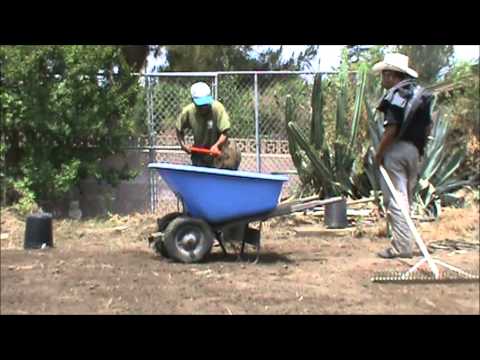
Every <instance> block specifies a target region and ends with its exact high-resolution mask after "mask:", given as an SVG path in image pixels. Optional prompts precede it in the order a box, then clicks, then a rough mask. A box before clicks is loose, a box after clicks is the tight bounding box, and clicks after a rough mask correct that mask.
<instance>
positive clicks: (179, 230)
mask: <svg viewBox="0 0 480 360" xmlns="http://www.w3.org/2000/svg"><path fill="white" fill-rule="evenodd" d="M164 235H165V236H164V246H165V250H166V251H167V253H168V255H169V256H170V258H171V259H173V260H177V261H180V262H183V263H193V262H199V261H201V260H202V259H203V258H204V257H205V255H207V254H208V253H209V252H210V251H211V250H212V245H213V240H214V234H213V232H212V230H211V228H210V226H209V225H208V224H207V223H206V222H205V221H203V220H201V219H195V218H191V217H187V216H180V217H177V218H175V219H174V220H172V221H171V222H170V224H168V226H167V228H166V229H165V232H164Z"/></svg>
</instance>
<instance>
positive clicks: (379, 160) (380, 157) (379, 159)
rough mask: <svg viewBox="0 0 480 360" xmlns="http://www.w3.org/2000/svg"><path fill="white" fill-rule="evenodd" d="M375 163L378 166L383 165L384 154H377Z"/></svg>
mask: <svg viewBox="0 0 480 360" xmlns="http://www.w3.org/2000/svg"><path fill="white" fill-rule="evenodd" d="M375 162H376V163H377V165H378V166H380V165H383V154H382V153H380V152H377V153H376V154H375Z"/></svg>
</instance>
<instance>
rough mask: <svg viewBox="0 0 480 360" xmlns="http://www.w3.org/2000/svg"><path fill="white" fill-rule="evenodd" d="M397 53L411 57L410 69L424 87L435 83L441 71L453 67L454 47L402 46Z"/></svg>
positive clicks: (397, 48) (398, 47) (397, 49)
mask: <svg viewBox="0 0 480 360" xmlns="http://www.w3.org/2000/svg"><path fill="white" fill-rule="evenodd" d="M396 51H398V52H400V53H402V54H404V55H407V56H408V57H409V67H410V68H412V69H414V70H415V71H417V72H418V81H419V82H420V83H421V84H424V85H431V84H433V83H435V82H436V81H437V79H438V76H439V74H440V72H441V70H443V69H444V68H447V69H448V68H449V67H450V66H451V65H452V60H453V45H400V46H397V47H396Z"/></svg>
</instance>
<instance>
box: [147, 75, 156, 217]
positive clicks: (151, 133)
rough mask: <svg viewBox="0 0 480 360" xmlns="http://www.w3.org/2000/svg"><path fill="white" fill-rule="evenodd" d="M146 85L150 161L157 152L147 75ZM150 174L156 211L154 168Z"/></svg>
mask: <svg viewBox="0 0 480 360" xmlns="http://www.w3.org/2000/svg"><path fill="white" fill-rule="evenodd" d="M145 87H146V102H147V118H148V121H147V125H148V160H149V162H150V163H152V162H153V160H154V159H155V154H154V150H153V147H154V145H155V143H154V138H153V137H154V126H153V109H152V94H151V92H152V89H151V86H150V78H149V76H148V75H147V76H145ZM148 171H149V174H148V175H149V176H148V188H149V193H150V204H149V205H150V212H152V213H154V212H155V205H156V204H155V178H154V172H153V171H152V169H149V170H148Z"/></svg>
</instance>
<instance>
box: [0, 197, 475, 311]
mask: <svg viewBox="0 0 480 360" xmlns="http://www.w3.org/2000/svg"><path fill="white" fill-rule="evenodd" d="M1 215H2V219H1V233H2V240H1V257H0V259H1V307H0V310H1V313H2V314H225V315H228V314H234V315H237V314H479V312H480V308H479V307H480V305H479V302H480V299H479V297H480V288H479V284H478V283H470V284H408V285H405V284H401V285H400V284H377V283H372V282H371V277H372V276H373V274H374V273H375V272H377V271H383V270H395V271H404V270H407V269H408V268H409V265H408V264H410V265H413V264H414V263H415V262H416V260H418V259H419V257H417V258H415V259H408V261H406V262H405V261H404V262H402V261H400V260H383V259H380V258H378V257H376V256H375V253H376V252H377V251H379V250H381V249H383V248H384V247H385V246H386V245H387V244H388V241H387V239H386V238H385V231H384V221H383V220H380V221H378V222H374V223H373V224H368V223H364V224H363V225H362V224H361V222H357V223H356V225H357V226H356V227H353V228H352V231H351V232H343V233H339V234H335V233H331V232H326V233H324V234H316V235H314V236H312V235H310V236H307V235H302V236H299V235H298V233H297V232H296V231H295V229H296V228H298V227H299V226H310V225H312V224H318V225H321V224H322V220H321V218H320V217H318V216H304V215H292V216H287V217H282V218H276V219H273V220H270V221H269V222H267V223H265V224H264V226H263V231H262V250H261V258H260V262H259V263H258V264H252V263H249V262H245V261H243V262H242V261H237V258H236V256H234V255H233V254H232V255H230V256H228V257H223V254H222V252H221V250H220V248H219V247H214V248H213V251H212V254H211V255H210V256H209V257H208V258H207V259H206V261H204V262H202V263H198V264H180V263H174V262H171V261H170V260H167V259H164V258H162V257H161V256H159V255H155V254H154V253H153V251H152V250H151V249H150V248H149V247H148V244H147V241H146V237H147V235H148V234H149V233H150V232H152V231H154V230H155V217H154V216H152V215H132V216H127V217H118V216H113V217H110V218H109V219H104V220H85V221H73V220H54V223H53V226H54V243H55V247H54V248H53V249H45V250H35V251H33V250H30V251H25V250H23V249H22V246H23V236H24V231H25V223H24V220H23V219H22V218H21V217H19V216H18V215H16V214H15V213H14V212H13V211H11V210H2V214H1ZM419 230H420V232H421V234H422V237H423V239H424V240H425V242H426V243H427V244H433V243H438V242H439V241H441V240H462V241H466V242H469V243H473V244H475V246H477V247H474V248H472V249H461V250H458V249H457V250H455V249H453V248H452V249H438V250H436V251H435V252H434V254H433V255H434V256H435V257H436V258H438V259H443V260H444V261H445V262H447V263H449V264H452V265H454V266H457V267H460V268H462V269H465V270H468V271H475V272H476V273H478V269H479V257H480V256H479V250H478V243H479V209H478V207H477V206H473V207H469V208H464V209H454V208H447V209H445V210H444V213H443V215H442V218H441V219H440V221H439V222H422V223H420V224H419Z"/></svg>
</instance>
